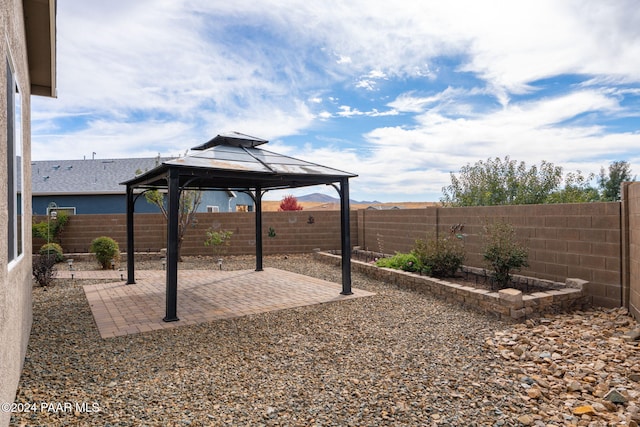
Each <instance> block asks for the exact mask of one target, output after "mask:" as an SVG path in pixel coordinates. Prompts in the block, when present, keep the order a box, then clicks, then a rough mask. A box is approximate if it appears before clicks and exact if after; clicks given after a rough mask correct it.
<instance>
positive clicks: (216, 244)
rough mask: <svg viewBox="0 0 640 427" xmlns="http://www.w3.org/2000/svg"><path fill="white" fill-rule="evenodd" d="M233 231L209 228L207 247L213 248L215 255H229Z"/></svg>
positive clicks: (205, 242) (205, 243)
mask: <svg viewBox="0 0 640 427" xmlns="http://www.w3.org/2000/svg"><path fill="white" fill-rule="evenodd" d="M232 235H233V231H229V230H219V231H217V230H214V229H213V228H209V229H208V230H207V239H206V240H205V241H204V245H205V246H211V247H212V248H213V255H216V256H220V255H224V254H226V253H227V251H228V250H229V246H231V236H232Z"/></svg>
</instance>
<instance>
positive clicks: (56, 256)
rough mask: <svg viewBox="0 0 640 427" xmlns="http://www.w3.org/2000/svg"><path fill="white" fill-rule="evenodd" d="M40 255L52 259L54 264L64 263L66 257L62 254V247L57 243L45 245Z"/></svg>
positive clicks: (41, 248)
mask: <svg viewBox="0 0 640 427" xmlns="http://www.w3.org/2000/svg"><path fill="white" fill-rule="evenodd" d="M39 252H40V255H43V256H46V257H47V258H51V259H53V260H54V262H62V260H64V255H63V252H62V246H60V245H59V244H57V243H45V244H44V245H42V246H41V247H40V251H39Z"/></svg>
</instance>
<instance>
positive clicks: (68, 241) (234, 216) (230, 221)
mask: <svg viewBox="0 0 640 427" xmlns="http://www.w3.org/2000/svg"><path fill="white" fill-rule="evenodd" d="M352 215H353V218H355V216H356V213H355V212H353V213H352ZM353 218H352V219H353ZM35 220H36V221H46V220H47V218H46V216H40V217H37V218H36V219H35ZM134 227H135V228H134V240H135V250H136V252H149V251H150V252H158V251H160V249H161V248H164V247H166V245H167V244H166V236H167V227H166V222H165V219H164V217H163V216H162V214H136V215H135V216H134ZM210 228H212V229H214V230H229V231H232V232H233V235H232V236H231V245H230V246H229V248H228V252H227V253H228V254H229V255H240V254H253V253H255V244H256V243H255V214H253V213H248V212H235V213H199V214H197V215H196V221H195V222H194V223H193V224H192V226H190V227H189V228H188V230H187V231H186V233H185V236H184V241H183V243H182V249H181V250H182V255H185V256H194V255H212V254H213V249H212V248H210V247H206V246H205V245H204V241H205V239H206V232H207V230H208V229H210ZM262 228H263V236H262V241H263V251H264V254H267V255H268V254H278V253H305V252H311V251H312V250H313V249H315V248H321V249H323V250H332V249H340V212H337V211H333V212H332V211H329V212H305V211H295V212H294V211H292V212H263V215H262ZM270 228H271V229H272V230H273V233H271V234H274V233H275V235H273V236H271V235H270V233H269V229H270ZM357 233H358V228H357V220H355V219H353V220H352V221H351V239H352V242H357V241H358V237H357ZM99 236H108V237H111V238H112V239H114V240H115V241H116V242H118V245H119V246H120V250H121V251H122V252H125V251H126V250H127V223H126V216H125V215H122V214H114V215H73V216H71V217H70V220H69V223H68V224H67V226H66V227H65V229H64V230H63V232H62V233H61V244H62V248H63V250H64V251H65V253H78V252H88V251H89V247H90V245H91V241H92V240H93V239H95V238H96V237H99ZM44 243H46V242H45V241H43V240H42V239H34V243H33V246H34V251H36V252H37V251H38V250H39V248H40V246H42V245H43V244H44ZM354 244H355V243H354Z"/></svg>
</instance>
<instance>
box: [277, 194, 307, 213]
mask: <svg viewBox="0 0 640 427" xmlns="http://www.w3.org/2000/svg"><path fill="white" fill-rule="evenodd" d="M302 209H303V208H302V206H301V205H299V204H298V199H296V198H295V197H294V196H292V195H288V196H285V197H284V198H283V199H282V201H281V202H280V207H279V208H278V211H301V210H302Z"/></svg>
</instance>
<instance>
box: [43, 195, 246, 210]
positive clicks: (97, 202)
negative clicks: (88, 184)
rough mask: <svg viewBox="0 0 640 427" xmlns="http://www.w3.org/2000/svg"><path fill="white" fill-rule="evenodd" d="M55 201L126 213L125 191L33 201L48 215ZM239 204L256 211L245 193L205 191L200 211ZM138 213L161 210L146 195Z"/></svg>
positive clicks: (63, 205) (65, 205) (61, 205)
mask: <svg viewBox="0 0 640 427" xmlns="http://www.w3.org/2000/svg"><path fill="white" fill-rule="evenodd" d="M51 202H54V203H55V204H56V206H57V207H58V208H60V209H63V208H74V209H75V213H76V214H78V215H80V214H120V213H126V212H127V200H126V196H125V195H124V194H87V195H69V196H33V197H32V198H31V203H32V207H33V214H34V215H46V214H47V207H48V206H49V204H50V203H51ZM237 205H248V206H250V208H249V210H250V211H253V200H252V199H251V197H249V195H248V194H245V193H237V197H229V196H227V192H226V191H206V192H204V194H203V195H202V203H200V206H199V207H198V212H207V206H217V207H218V209H219V212H236V208H237ZM135 211H136V213H158V212H160V209H158V208H157V207H156V206H155V205H153V204H151V203H149V202H147V200H146V199H145V198H144V196H140V197H138V200H137V201H136V206H135Z"/></svg>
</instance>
